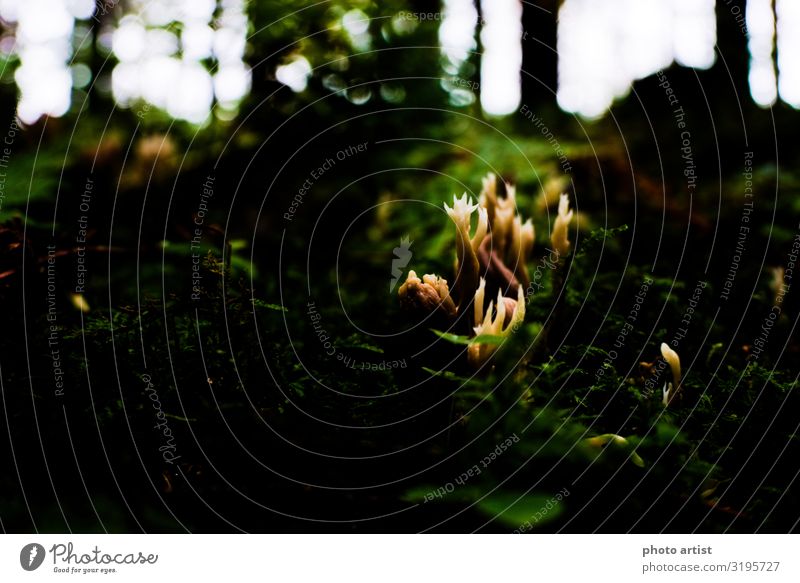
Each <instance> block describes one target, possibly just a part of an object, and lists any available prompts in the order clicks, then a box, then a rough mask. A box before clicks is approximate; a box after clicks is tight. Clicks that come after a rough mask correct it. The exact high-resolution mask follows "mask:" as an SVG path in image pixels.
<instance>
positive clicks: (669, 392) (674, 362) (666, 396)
mask: <svg viewBox="0 0 800 583" xmlns="http://www.w3.org/2000/svg"><path fill="white" fill-rule="evenodd" d="M661 356H662V357H663V358H664V360H665V361H666V362H667V364H668V365H669V368H670V370H671V371H672V382H671V383H665V384H664V390H663V395H662V400H661V401H662V403H663V404H664V406H665V407H666V406H667V405H669V402H670V401H671V400H672V398H673V397H674V396H675V394H676V393H677V392H678V389H679V388H680V383H681V359H680V357H679V356H678V353H677V352H675V351H674V350H672V348H670V347H669V345H668V344H667V343H666V342H662V343H661Z"/></svg>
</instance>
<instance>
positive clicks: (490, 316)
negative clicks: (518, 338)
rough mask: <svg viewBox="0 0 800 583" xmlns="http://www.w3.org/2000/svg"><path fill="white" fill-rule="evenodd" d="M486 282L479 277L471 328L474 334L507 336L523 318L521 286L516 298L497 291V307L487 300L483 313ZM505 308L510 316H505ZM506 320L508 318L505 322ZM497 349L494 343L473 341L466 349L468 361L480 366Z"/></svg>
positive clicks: (523, 305) (523, 301)
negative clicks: (473, 323)
mask: <svg viewBox="0 0 800 583" xmlns="http://www.w3.org/2000/svg"><path fill="white" fill-rule="evenodd" d="M485 285H486V282H485V281H484V280H483V279H481V284H480V287H478V290H477V291H476V292H475V303H474V310H475V313H474V318H475V326H474V328H473V330H474V331H475V335H476V336H481V335H491V336H503V337H508V336H509V335H510V334H511V332H513V331H514V330H515V329H516V328H517V326H518V325H519V324H521V323H522V322H523V320H524V319H525V296H524V294H523V289H522V286H519V287H518V288H517V299H516V300H514V299H512V298H506V297H503V294H502V292H501V291H498V292H497V304H496V306H497V309H496V310H495V303H494V302H489V307H488V308H487V309H486V313H485V314H484V313H483V301H484V293H485ZM507 310H510V311H511V317H510V318H507V317H506V312H507ZM506 320H508V321H507V322H506ZM495 350H497V345H496V344H488V343H473V344H470V346H469V348H468V349H467V354H468V357H469V360H470V362H471V363H472V364H473V365H475V366H480V365H481V364H483V363H484V362H486V360H487V359H488V358H489V357H490V356H491V355H492V354H493V353H494V351H495Z"/></svg>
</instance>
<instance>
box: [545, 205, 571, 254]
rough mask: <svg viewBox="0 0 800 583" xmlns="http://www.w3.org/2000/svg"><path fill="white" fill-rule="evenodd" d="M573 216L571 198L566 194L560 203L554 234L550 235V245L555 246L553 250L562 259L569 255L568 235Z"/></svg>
mask: <svg viewBox="0 0 800 583" xmlns="http://www.w3.org/2000/svg"><path fill="white" fill-rule="evenodd" d="M572 215H573V212H572V211H571V210H570V209H569V197H568V196H567V195H566V194H562V195H561V199H560V200H559V201H558V216H556V220H555V223H554V224H553V232H552V233H551V234H550V243H551V245H552V246H553V250H554V251H556V252H558V254H559V256H562V257H563V256H566V255H567V254H568V253H569V247H570V242H569V238H568V237H567V235H568V234H569V223H570V221H572Z"/></svg>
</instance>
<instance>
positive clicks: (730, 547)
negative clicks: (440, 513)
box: [0, 535, 800, 583]
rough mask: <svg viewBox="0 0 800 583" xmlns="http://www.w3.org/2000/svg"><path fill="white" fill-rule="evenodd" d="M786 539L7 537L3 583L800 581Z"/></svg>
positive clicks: (1, 545)
mask: <svg viewBox="0 0 800 583" xmlns="http://www.w3.org/2000/svg"><path fill="white" fill-rule="evenodd" d="M797 540H798V539H797V538H793V537H791V536H784V535H736V536H734V535H708V536H706V535H560V536H545V535H526V536H514V535H475V536H468V535H418V536H414V535H339V536H333V535H246V536H245V535H74V536H64V535H41V536H37V535H5V536H3V537H0V549H1V550H2V552H1V553H0V581H8V582H17V581H65V580H70V581H114V582H118V583H122V582H124V581H135V582H137V583H139V582H141V581H192V580H193V579H194V578H196V579H197V580H199V581H236V583H242V582H247V581H281V582H294V581H296V582H298V583H300V582H303V583H314V582H316V581H319V582H323V581H324V582H326V583H328V582H340V581H341V582H343V583H344V582H347V583H360V582H364V583H367V582H369V583H374V582H375V581H381V582H395V581H396V582H397V583H409V581H412V582H427V581H455V582H458V583H468V582H472V581H475V582H480V583H486V581H564V580H568V581H580V580H587V581H590V580H591V581H598V580H599V581H614V582H615V583H616V582H620V583H625V582H628V581H649V580H653V581H674V580H678V579H677V577H680V581H682V582H684V581H704V582H713V581H719V582H720V583H722V582H724V583H728V582H730V581H739V580H741V581H748V582H754V581H759V582H760V581H768V582H774V583H779V582H789V581H791V582H793V583H794V582H797V581H800V568H798V565H800V560H798V553H797Z"/></svg>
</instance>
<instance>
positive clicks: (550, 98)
mask: <svg viewBox="0 0 800 583" xmlns="http://www.w3.org/2000/svg"><path fill="white" fill-rule="evenodd" d="M560 5H561V1H560V0H527V1H526V2H524V3H523V4H522V31H523V32H522V71H523V73H522V102H523V103H526V104H532V103H536V102H539V103H541V102H551V103H554V102H555V93H556V87H557V84H558V54H557V52H556V38H557V28H558V26H557V25H558V8H559V6H560Z"/></svg>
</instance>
